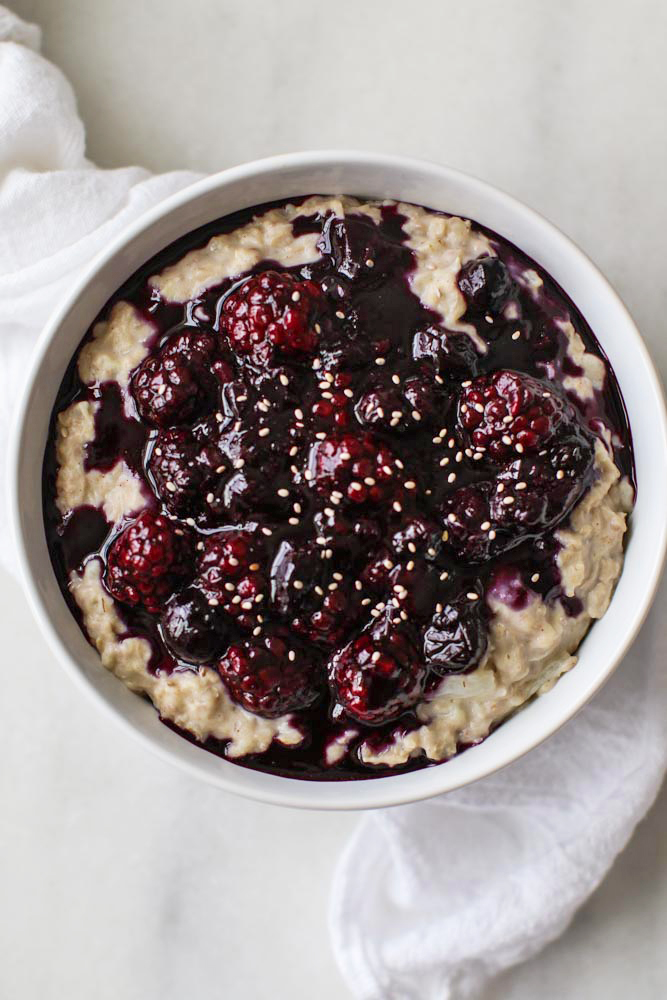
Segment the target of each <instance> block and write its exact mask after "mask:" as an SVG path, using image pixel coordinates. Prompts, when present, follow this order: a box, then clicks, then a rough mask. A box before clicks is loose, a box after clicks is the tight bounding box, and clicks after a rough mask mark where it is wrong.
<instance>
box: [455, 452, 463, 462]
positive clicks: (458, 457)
mask: <svg viewBox="0 0 667 1000" xmlns="http://www.w3.org/2000/svg"><path fill="white" fill-rule="evenodd" d="M454 461H455V462H462V461H463V452H462V451H457V453H456V457H455V458H454Z"/></svg>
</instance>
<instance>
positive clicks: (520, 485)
mask: <svg viewBox="0 0 667 1000" xmlns="http://www.w3.org/2000/svg"><path fill="white" fill-rule="evenodd" d="M527 485H528V483H517V484H516V486H515V487H514V489H515V490H525V489H526V487H527Z"/></svg>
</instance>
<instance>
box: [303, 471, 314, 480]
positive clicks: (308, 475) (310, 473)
mask: <svg viewBox="0 0 667 1000" xmlns="http://www.w3.org/2000/svg"><path fill="white" fill-rule="evenodd" d="M303 476H304V479H308V480H310V479H312V478H313V473H312V472H311V471H310V469H306V471H305V472H304V474H303Z"/></svg>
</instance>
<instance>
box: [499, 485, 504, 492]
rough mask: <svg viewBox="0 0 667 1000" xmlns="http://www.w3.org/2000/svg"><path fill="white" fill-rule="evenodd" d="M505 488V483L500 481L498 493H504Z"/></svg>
mask: <svg viewBox="0 0 667 1000" xmlns="http://www.w3.org/2000/svg"><path fill="white" fill-rule="evenodd" d="M504 489H505V484H504V483H498V493H502V492H503V490H504Z"/></svg>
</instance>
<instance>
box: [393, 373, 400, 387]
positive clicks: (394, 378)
mask: <svg viewBox="0 0 667 1000" xmlns="http://www.w3.org/2000/svg"><path fill="white" fill-rule="evenodd" d="M391 380H392V382H393V383H394V385H400V384H401V379H400V376H399V375H392V376H391Z"/></svg>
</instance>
